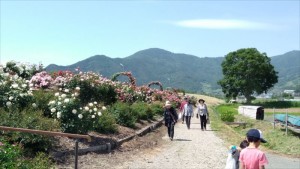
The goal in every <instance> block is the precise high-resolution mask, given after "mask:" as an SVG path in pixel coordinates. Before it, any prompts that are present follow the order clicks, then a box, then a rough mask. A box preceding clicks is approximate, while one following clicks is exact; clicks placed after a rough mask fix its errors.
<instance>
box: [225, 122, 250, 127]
mask: <svg viewBox="0 0 300 169" xmlns="http://www.w3.org/2000/svg"><path fill="white" fill-rule="evenodd" d="M225 124H227V125H238V126H243V128H246V125H247V123H245V122H225Z"/></svg>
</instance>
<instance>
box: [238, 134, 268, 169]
mask: <svg viewBox="0 0 300 169" xmlns="http://www.w3.org/2000/svg"><path fill="white" fill-rule="evenodd" d="M247 141H248V143H249V146H248V147H246V148H245V149H243V150H242V151H241V153H240V158H239V161H240V168H241V169H264V168H265V165H266V164H268V159H267V157H266V155H265V153H264V152H262V151H260V150H259V149H258V147H259V145H260V143H261V142H262V143H266V142H267V141H266V140H265V139H264V138H263V136H262V132H261V131H260V130H258V129H250V130H249V131H248V132H247Z"/></svg>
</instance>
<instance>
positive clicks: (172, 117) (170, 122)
mask: <svg viewBox="0 0 300 169" xmlns="http://www.w3.org/2000/svg"><path fill="white" fill-rule="evenodd" d="M177 119H178V115H177V113H176V110H175V109H174V108H173V107H172V104H171V103H170V101H166V104H165V110H164V120H165V126H166V127H167V128H168V136H169V138H170V140H171V141H172V140H173V137H174V126H175V124H176V122H177Z"/></svg>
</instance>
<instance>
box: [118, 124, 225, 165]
mask: <svg viewBox="0 0 300 169" xmlns="http://www.w3.org/2000/svg"><path fill="white" fill-rule="evenodd" d="M163 139H164V140H167V141H168V143H167V145H166V146H164V147H163V149H162V150H160V151H159V152H154V153H152V154H144V156H140V157H139V158H137V159H135V160H134V161H130V162H126V163H125V164H123V165H122V166H121V167H120V168H122V167H124V168H132V169H135V168H149V169H153V168H166V169H168V168H179V169H181V168H189V169H190V168H205V169H206V168H224V166H225V162H226V157H227V154H226V152H227V149H226V148H225V146H223V141H222V140H221V139H219V138H218V137H216V136H215V134H214V132H213V131H211V129H210V126H209V125H208V130H207V131H201V129H200V124H199V119H196V118H192V123H191V129H190V130H188V129H187V127H186V125H185V124H181V122H180V123H178V124H177V125H176V127H175V136H174V140H173V141H170V140H169V138H168V137H167V136H166V135H165V136H164V137H163Z"/></svg>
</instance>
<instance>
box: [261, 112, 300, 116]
mask: <svg viewBox="0 0 300 169" xmlns="http://www.w3.org/2000/svg"><path fill="white" fill-rule="evenodd" d="M274 113H275V114H285V113H286V112H274ZM288 114H289V115H294V116H300V113H298V112H296V113H288ZM265 115H273V112H265Z"/></svg>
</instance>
